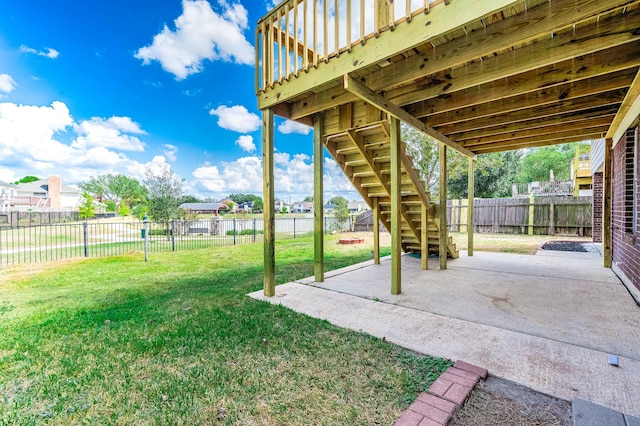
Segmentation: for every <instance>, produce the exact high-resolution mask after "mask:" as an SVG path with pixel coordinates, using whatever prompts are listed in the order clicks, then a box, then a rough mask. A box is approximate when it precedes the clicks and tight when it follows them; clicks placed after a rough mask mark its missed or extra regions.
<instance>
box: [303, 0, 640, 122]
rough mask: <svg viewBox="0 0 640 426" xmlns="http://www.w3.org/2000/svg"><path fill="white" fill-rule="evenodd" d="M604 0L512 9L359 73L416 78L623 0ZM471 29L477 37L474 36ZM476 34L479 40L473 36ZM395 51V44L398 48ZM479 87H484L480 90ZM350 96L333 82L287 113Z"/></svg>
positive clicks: (384, 81)
mask: <svg viewBox="0 0 640 426" xmlns="http://www.w3.org/2000/svg"><path fill="white" fill-rule="evenodd" d="M604 3H605V2H601V1H600V2H598V1H589V2H585V1H582V0H554V1H553V2H549V3H546V4H544V5H540V6H538V7H535V8H532V9H530V10H527V12H526V13H521V14H518V15H514V16H512V17H509V18H507V19H503V20H500V21H499V22H496V23H492V24H491V25H487V26H486V28H484V29H483V30H482V31H478V32H476V33H475V34H473V33H472V34H469V35H468V36H465V37H459V38H456V39H454V40H451V41H450V42H448V43H446V44H443V45H439V46H438V48H437V49H435V48H434V49H430V50H427V51H426V52H425V53H421V54H418V55H414V56H412V57H410V58H407V59H406V60H404V61H402V62H399V63H395V64H394V65H393V66H394V72H393V73H389V71H388V69H385V68H381V69H379V70H377V71H374V72H371V73H368V74H363V75H362V77H363V78H364V80H365V81H366V82H367V85H368V86H369V87H371V89H372V90H374V91H378V90H382V89H385V88H387V87H394V86H399V85H402V84H406V83H408V82H411V81H416V80H420V79H421V78H424V77H426V76H428V75H431V74H434V73H437V72H438V71H443V70H448V69H450V68H455V67H457V66H460V65H462V64H464V62H465V61H466V60H468V59H479V58H483V59H486V57H487V56H493V53H494V52H500V51H503V50H506V49H509V48H511V46H513V45H514V44H517V43H518V42H519V41H521V40H529V39H532V38H534V37H536V36H539V35H541V34H551V33H552V32H553V31H555V30H556V29H557V28H558V27H568V26H571V25H572V24H574V23H575V22H579V21H581V20H583V19H584V18H586V17H589V16H593V15H597V14H599V13H601V12H603V11H606V10H610V9H611V8H615V7H616V6H618V5H619V4H624V3H626V0H616V1H615V2H606V4H604ZM427 4H428V3H427ZM469 7H470V8H471V9H474V8H475V7H476V4H474V5H469ZM431 16H433V15H432V14H430V15H429V17H431ZM478 17H480V18H482V17H483V16H482V15H481V13H478V15H477V16H476V17H475V19H477V18H478ZM415 23H416V21H415V20H414V22H412V24H411V28H416V27H415V26H414V24H415ZM403 26H405V25H401V26H399V28H400V27H403ZM395 34H398V32H397V31H396V32H395ZM474 35H475V36H477V37H474ZM478 38H480V39H481V40H478ZM425 41H428V40H425ZM399 51H400V49H398V52H399ZM636 56H637V55H636ZM352 59H353V57H352ZM611 61H614V62H615V61H616V58H615V57H611V56H610V57H609V62H611ZM603 63H606V61H603V62H600V64H603ZM341 69H346V68H341ZM349 72H351V71H349ZM527 80H529V79H527ZM512 86H513V85H512ZM482 92H483V93H484V90H483V91H482ZM354 99H355V97H354V96H353V95H351V94H349V93H345V92H344V91H343V90H342V87H338V86H337V85H336V87H335V88H333V89H331V90H329V91H324V92H322V93H319V94H318V95H315V96H312V97H309V98H305V99H303V100H300V101H298V102H296V103H295V104H294V106H293V108H292V117H293V118H296V117H303V116H307V115H310V114H313V113H314V112H317V111H322V110H323V109H325V108H326V107H327V106H326V104H327V103H331V106H333V105H336V104H339V103H347V102H351V101H353V100H354ZM495 99H498V98H495ZM394 102H395V101H394ZM396 103H397V102H396ZM408 103H411V102H408ZM436 111H437V109H436Z"/></svg>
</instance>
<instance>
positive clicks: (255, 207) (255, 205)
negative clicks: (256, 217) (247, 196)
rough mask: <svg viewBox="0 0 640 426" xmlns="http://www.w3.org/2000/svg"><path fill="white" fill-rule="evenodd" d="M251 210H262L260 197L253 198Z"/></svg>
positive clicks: (259, 211) (257, 211)
mask: <svg viewBox="0 0 640 426" xmlns="http://www.w3.org/2000/svg"><path fill="white" fill-rule="evenodd" d="M252 210H253V212H254V213H262V210H264V205H263V204H262V198H260V197H256V198H254V200H253V209H252Z"/></svg>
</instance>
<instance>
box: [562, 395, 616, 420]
mask: <svg viewBox="0 0 640 426" xmlns="http://www.w3.org/2000/svg"><path fill="white" fill-rule="evenodd" d="M571 409H572V411H573V426H603V425H607V426H627V423H626V422H625V421H624V416H623V415H622V413H619V412H617V411H615V410H612V409H610V408H607V407H603V406H602V405H598V404H594V403H591V402H589V401H585V400H584V399H580V398H573V401H571Z"/></svg>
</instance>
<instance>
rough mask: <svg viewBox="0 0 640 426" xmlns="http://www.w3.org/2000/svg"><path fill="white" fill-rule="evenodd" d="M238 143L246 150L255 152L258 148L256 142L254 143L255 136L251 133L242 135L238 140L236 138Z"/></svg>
mask: <svg viewBox="0 0 640 426" xmlns="http://www.w3.org/2000/svg"><path fill="white" fill-rule="evenodd" d="M236 145H238V146H239V147H240V148H242V150H243V151H246V152H253V151H255V150H256V144H255V143H253V136H251V135H242V136H240V137H239V138H238V140H236Z"/></svg>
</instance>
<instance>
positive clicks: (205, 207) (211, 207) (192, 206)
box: [180, 203, 229, 212]
mask: <svg viewBox="0 0 640 426" xmlns="http://www.w3.org/2000/svg"><path fill="white" fill-rule="evenodd" d="M180 208H181V209H184V210H194V211H201V212H216V211H218V210H229V207H228V206H227V205H226V204H224V203H182V204H180Z"/></svg>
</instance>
